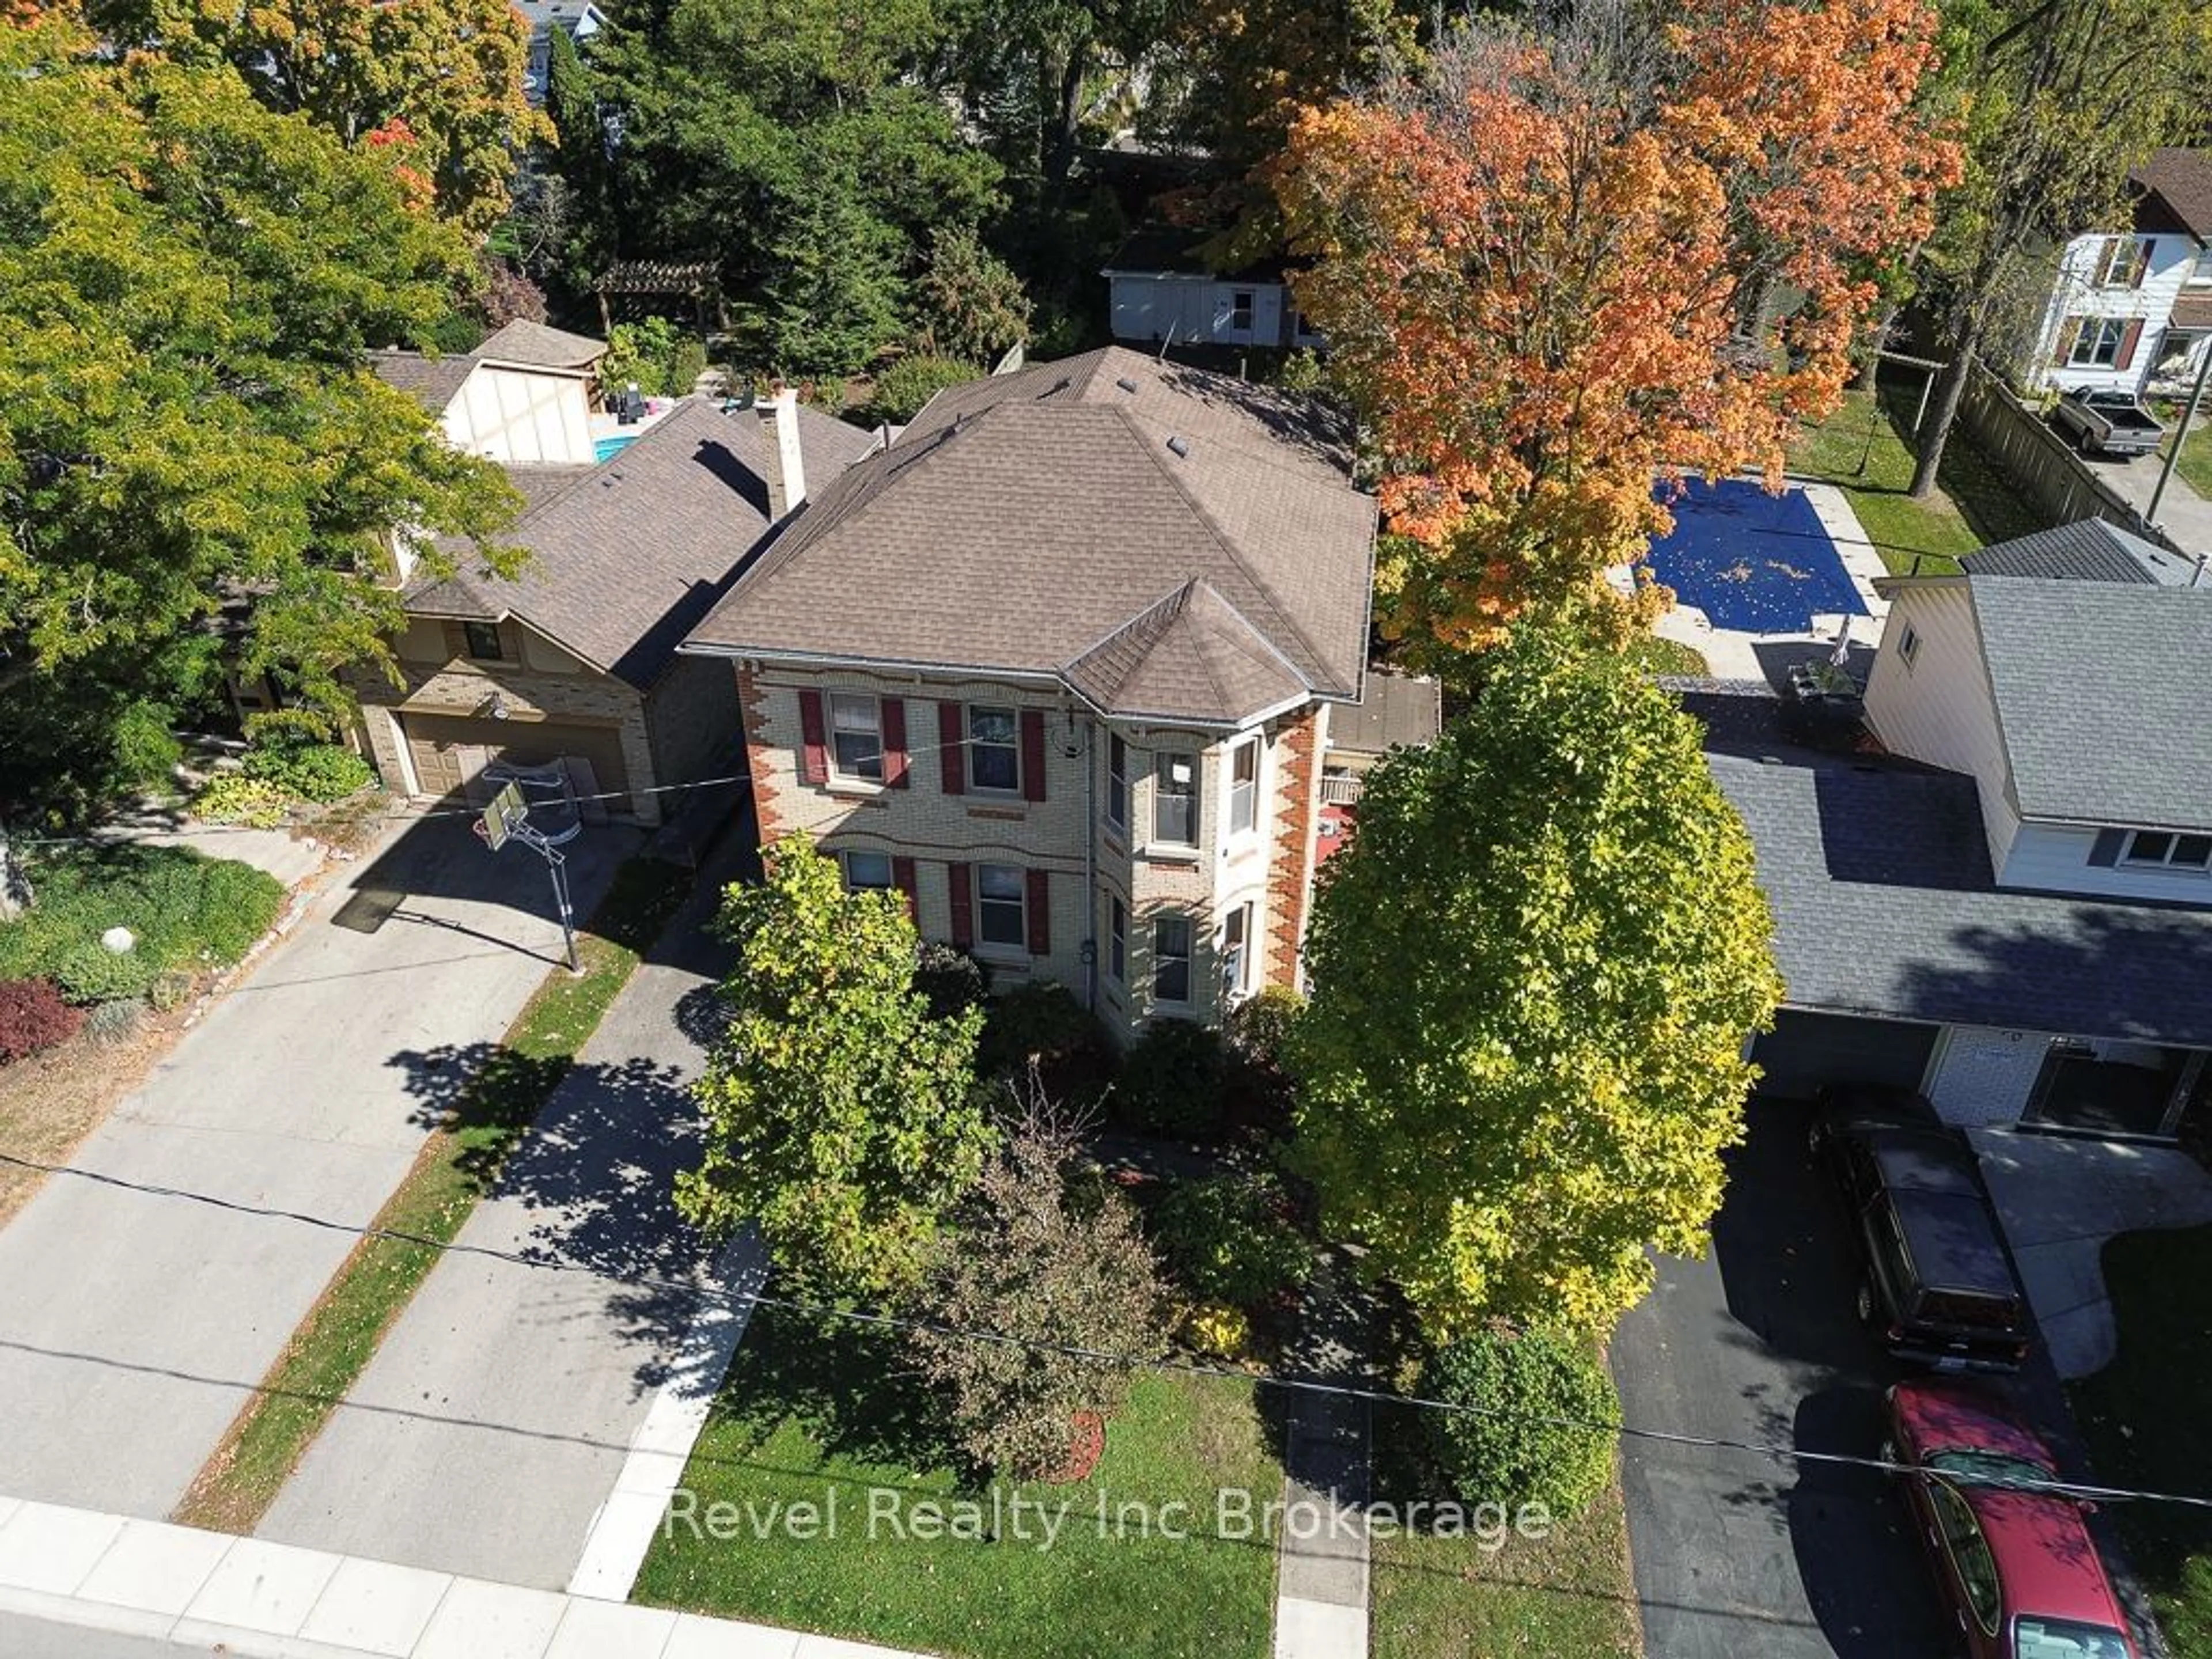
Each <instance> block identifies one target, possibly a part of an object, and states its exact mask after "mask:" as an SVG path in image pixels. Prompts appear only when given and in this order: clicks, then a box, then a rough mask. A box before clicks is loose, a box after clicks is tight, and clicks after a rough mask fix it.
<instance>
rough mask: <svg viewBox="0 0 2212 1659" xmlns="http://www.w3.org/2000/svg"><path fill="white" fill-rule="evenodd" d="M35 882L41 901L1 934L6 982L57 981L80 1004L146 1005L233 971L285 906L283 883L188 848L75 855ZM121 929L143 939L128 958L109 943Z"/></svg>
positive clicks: (0, 970)
mask: <svg viewBox="0 0 2212 1659" xmlns="http://www.w3.org/2000/svg"><path fill="white" fill-rule="evenodd" d="M30 877H31V884H32V886H33V889H34V890H36V891H37V894H38V902H37V903H35V904H34V905H33V906H32V907H31V908H30V909H28V910H27V911H25V912H24V913H23V915H21V917H19V918H18V919H16V920H15V921H12V922H9V923H8V924H6V925H5V926H0V978H43V979H51V980H52V981H54V982H55V983H56V984H57V985H58V986H60V987H61V989H62V994H63V995H64V996H65V997H67V998H68V999H69V1000H70V1001H71V1002H75V1003H93V1002H108V1001H112V1000H117V999H123V998H128V999H143V998H145V997H147V996H149V994H152V993H153V992H154V990H155V987H156V986H157V985H161V983H162V981H164V978H165V976H167V975H173V974H180V975H186V976H191V975H197V974H199V973H201V972H204V970H206V969H210V968H222V967H228V965H229V964H230V963H234V962H236V961H237V960H238V959H239V958H240V957H242V956H244V955H245V954H246V951H248V950H249V949H250V948H252V945H253V942H254V941H255V940H256V939H259V938H260V937H261V936H262V934H264V933H267V932H268V931H269V927H270V923H271V922H273V921H276V913H277V911H278V910H279V909H280V908H282V907H283V902H284V888H283V884H282V883H281V882H279V881H277V880H276V878H275V877H273V876H270V875H268V874H266V873H264V872H262V871H259V870H256V869H255V868H253V867H252V866H251V865H246V864H239V863H236V862H234V861H233V860H229V859H210V858H206V857H203V856H202V855H201V854H197V853H195V852H192V851H191V850H189V849H188V848H181V847H138V846H116V847H104V848H87V849H82V850H78V851H73V852H71V853H70V854H65V855H63V856H59V857H52V858H44V859H40V860H38V861H37V862H36V863H35V864H34V865H33V867H32V869H31V871H30ZM111 927H128V928H129V929H130V930H131V933H132V934H133V935H135V937H136V942H135V944H134V945H132V947H131V950H130V951H126V952H125V953H124V954H123V955H121V956H118V955H116V954H114V953H113V952H112V951H109V950H107V949H106V946H104V945H101V944H100V935H101V934H102V933H106V931H107V929H109V928H111ZM165 994H168V993H167V992H166V991H165Z"/></svg>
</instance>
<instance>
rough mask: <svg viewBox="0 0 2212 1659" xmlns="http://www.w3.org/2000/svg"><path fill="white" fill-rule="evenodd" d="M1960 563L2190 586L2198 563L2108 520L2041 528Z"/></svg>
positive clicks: (2008, 572) (1981, 568)
mask: <svg viewBox="0 0 2212 1659" xmlns="http://www.w3.org/2000/svg"><path fill="white" fill-rule="evenodd" d="M1959 562H1960V564H1961V565H1963V566H1964V567H1965V568H1966V570H1967V571H1968V573H1969V574H1972V575H1976V576H2046V577H2051V578H2053V579H2056V580H2072V581H2085V582H2136V583H2146V582H2163V583H2165V584H2166V585H2167V586H2172V587H2186V586H2189V580H2190V578H2191V576H2192V575H2194V574H2196V568H2197V562H2196V561H2195V560H2194V559H2189V558H2184V557H2183V556H2181V555H2180V554H2179V553H2176V552H2173V551H2172V550H2170V549H2167V548H2163V547H2160V545H2159V544H2157V543H2156V542H2151V541H2146V540H2144V539H2143V538H2142V537H2141V536H2137V535H2135V534H2133V533H2132V532H2129V531H2125V530H2123V529H2121V528H2120V527H2119V526H2118V525H2115V524H2107V523H2106V521H2105V520H2102V519H2083V520H2080V521H2079V522H2078V523H2075V524H2069V525H2061V526H2058V527H2057V529H2056V530H2039V531H2037V532H2035V533H2034V534H2033V535H2032V536H2019V537H2015V538H2014V539H2012V540H2011V541H2008V542H1996V543H1993V544H1990V546H1988V547H1984V548H1982V549H1979V550H1977V551H1975V552H1972V553H1967V554H1964V555H1961V556H1960V560H1959Z"/></svg>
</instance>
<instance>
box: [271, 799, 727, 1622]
mask: <svg viewBox="0 0 2212 1659" xmlns="http://www.w3.org/2000/svg"><path fill="white" fill-rule="evenodd" d="M725 845H726V848H736V849H746V848H750V836H747V835H745V834H744V833H743V831H742V830H740V831H738V832H733V833H732V836H730V837H729V838H728V841H727V842H726V843H725ZM740 856H742V854H741V852H739V851H726V853H725V854H724V856H723V857H722V859H721V860H720V861H719V862H718V863H717V864H716V865H715V866H713V867H711V868H710V869H709V870H708V871H707V872H702V877H701V880H700V884H699V887H698V890H697V891H696V893H695V894H694V895H693V896H692V899H691V901H690V905H689V907H688V908H687V909H686V910H685V911H684V914H683V915H681V916H679V917H678V921H677V922H676V924H675V925H673V926H672V927H671V928H670V929H669V931H668V933H667V935H666V937H665V939H664V943H663V948H662V949H661V950H659V951H655V952H653V956H652V957H651V958H650V959H649V960H648V961H647V963H646V964H645V965H643V966H642V967H641V968H640V969H639V970H638V972H637V974H636V975H635V977H633V978H632V980H631V981H630V982H629V985H628V986H627V987H625V988H624V990H623V994H622V995H621V996H620V997H619V998H618V999H617V1000H616V1002H615V1003H614V1005H613V1006H612V1007H611V1009H610V1010H609V1012H608V1014H607V1017H606V1018H605V1022H604V1023H603V1024H601V1025H600V1027H599V1031H598V1033H597V1034H596V1035H595V1036H593V1037H592V1041H591V1042H589V1043H587V1044H586V1047H585V1048H584V1051H583V1054H582V1056H581V1060H580V1063H579V1065H578V1066H577V1067H576V1069H575V1070H574V1071H573V1072H572V1073H570V1074H569V1075H568V1078H567V1079H566V1080H565V1081H564V1082H563V1083H562V1086H561V1087H560V1088H559V1089H558V1090H556V1091H555V1093H554V1096H553V1097H552V1099H551V1100H550V1102H549V1103H548V1104H547V1107H546V1109H545V1112H544V1115H543V1117H542V1118H541V1120H540V1121H539V1126H538V1129H537V1130H536V1131H535V1132H534V1133H532V1137H531V1138H530V1139H529V1140H528V1141H527V1142H526V1144H525V1145H524V1146H523V1147H522V1149H521V1150H520V1152H518V1153H517V1154H516V1157H515V1158H514V1160H513V1164H511V1165H510V1167H509V1169H508V1170H507V1175H506V1176H505V1178H504V1179H503V1181H502V1182H501V1187H500V1188H499V1190H498V1191H497V1192H496V1193H495V1194H493V1195H492V1196H491V1197H489V1198H488V1199H487V1200H485V1201H484V1202H483V1204H481V1205H480V1206H478V1207H477V1212H476V1213H475V1214H474V1215H473V1216H472V1217H471V1218H470V1220H469V1223H468V1225H467V1226H466V1227H465V1229H464V1230H463V1231H462V1233H461V1236H460V1239H459V1243H461V1244H462V1245H464V1246H473V1247H481V1248H484V1249H495V1250H503V1251H514V1252H521V1253H523V1254H525V1255H529V1256H532V1257H544V1258H552V1259H557V1260H559V1261H564V1262H568V1263H571V1264H574V1265H575V1266H578V1267H584V1268H586V1269H589V1270H590V1271H589V1272H588V1273H550V1272H546V1271H544V1270H542V1269H538V1268H532V1267H526V1266H523V1265H520V1264H518V1263H512V1262H501V1261H489V1260H486V1259H484V1258H482V1257H471V1256H469V1255H449V1256H447V1258H446V1259H445V1260H444V1261H441V1262H440V1263H439V1265H438V1266H437V1267H436V1268H435V1270H434V1271H433V1272H432V1273H431V1275H430V1277H429V1279H428V1280H427V1281H426V1282H425V1283H424V1285H423V1286H422V1291H420V1292H419V1293H418V1294H417V1295H416V1298H415V1300H414V1302H413V1303H412V1304H410V1307H409V1308H408V1310H407V1312H406V1313H405V1315H404V1316H402V1318H401V1319H400V1321H399V1322H398V1325H396V1326H395V1327H394V1328H392V1332H391V1333H390V1334H389V1335H387V1336H386V1339H385V1341H384V1344H383V1346H382V1347H381V1348H380V1350H379V1351H378V1353H377V1356H376V1358H375V1359H374V1361H373V1362H372V1363H371V1364H370V1365H369V1368H368V1371H367V1372H366V1373H365V1374H364V1375H363V1376H362V1380H361V1382H360V1383H359V1385H358V1386H357V1387H356V1389H354V1391H353V1393H352V1395H350V1396H349V1398H348V1401H347V1403H346V1406H345V1407H344V1408H343V1410H341V1411H340V1412H339V1413H337V1415H336V1416H335V1417H334V1418H333V1419H332V1420H331V1423H330V1425H329V1426H328V1427H327V1428H326V1429H325V1431H324V1432H323V1434H322V1436H321V1437H320V1438H319V1439H318V1440H317V1442H316V1443H315V1445H314V1447H313V1449H312V1450H311V1451H310V1452H309V1453H308V1455H307V1458H306V1459H305V1461H304V1462H302V1463H301V1468H300V1470H299V1472H298V1474H295V1476H294V1477H293V1479H292V1480H291V1483H290V1484H289V1486H286V1487H285V1489H284V1492H283V1495H282V1496H281V1497H280V1498H278V1500H277V1502H276V1505H275V1507H274V1508H273V1509H272V1510H270V1513H269V1516H268V1517H267V1518H266V1520H265V1521H264V1522H263V1524H262V1527H261V1528H260V1535H261V1536H263V1537H264V1538H270V1539H275V1540H278V1541H283V1542H286V1543H292V1544H300V1545H305V1546H308V1547H313V1548H318V1549H325V1550H335V1551H340V1552H343V1553H347V1554H352V1555H361V1556H367V1557H370V1558H373V1559H378V1560H386V1561H396V1562H401V1563H404V1564H409V1565H418V1566H424V1567H435V1568H438V1569H440V1570H442V1571H450V1572H459V1573H464V1574H471V1575H475V1576H477V1577H487V1578H493V1579H497V1580H499V1581H501V1582H502V1583H513V1584H526V1585H532V1586H535V1587H538V1588H540V1589H562V1588H563V1587H564V1586H565V1585H566V1584H567V1583H568V1579H569V1577H570V1575H571V1574H572V1573H573V1572H574V1571H575V1568H576V1565H577V1562H578V1559H579V1557H580V1553H581V1552H582V1550H583V1547H584V1542H585V1539H586V1534H587V1533H588V1531H589V1529H590V1527H591V1524H592V1517H593V1516H594V1515H595V1514H596V1513H597V1511H598V1510H599V1506H600V1505H601V1504H604V1503H605V1502H606V1500H607V1498H608V1497H609V1495H610V1493H611V1492H612V1491H613V1489H614V1486H615V1483H616V1478H617V1474H619V1473H620V1471H621V1469H622V1466H623V1458H624V1454H625V1452H626V1450H627V1449H628V1445H629V1438H630V1436H631V1434H632V1433H633V1432H634V1431H635V1430H636V1428H637V1426H638V1425H639V1423H640V1421H641V1419H643V1418H644V1416H645V1415H646V1413H647V1408H648V1407H649V1406H650V1404H651V1401H652V1396H653V1393H654V1391H655V1389H658V1388H659V1387H660V1385H661V1384H662V1383H663V1382H664V1381H665V1380H666V1378H667V1376H668V1372H669V1368H670V1366H671V1363H672V1362H673V1361H674V1360H675V1358H676V1357H677V1355H678V1351H679V1348H680V1346H681V1344H682V1342H683V1339H684V1334H685V1332H686V1330H687V1328H689V1326H690V1322H691V1319H692V1316H693V1314H694V1312H695V1310H696V1304H695V1302H694V1300H693V1298H692V1297H690V1296H689V1295H685V1294H678V1293H670V1292H655V1291H648V1290H643V1289H639V1288H636V1287H634V1286H632V1285H626V1284H624V1283H623V1279H624V1278H626V1277H629V1276H634V1275H640V1274H648V1275H653V1276H656V1277H664V1278H674V1279H684V1278H687V1277H688V1276H690V1275H691V1274H693V1273H696V1271H697V1270H698V1268H699V1266H700V1263H701V1260H702V1247H701V1245H700V1243H699V1241H698V1240H697V1239H696V1237H695V1236H694V1235H692V1234H691V1233H690V1231H689V1230H688V1229H686V1228H684V1227H683V1226H682V1225H680V1224H679V1223H678V1220H677V1218H676V1215H675V1212H674V1209H673V1207H672V1205H671V1198H670V1194H671V1187H672V1183H673V1181H674V1177H675V1175H676V1172H677V1171H678V1170H680V1169H682V1168H684V1167H685V1165H686V1164H688V1163H689V1162H690V1160H691V1158H693V1155H694V1154H693V1145H694V1140H695V1137H696V1115H695V1112H694V1109H693V1107H692V1105H691V1103H690V1097H689V1096H688V1095H687V1094H686V1092H685V1085H686V1084H687V1083H688V1082H689V1081H690V1079H691V1078H692V1077H693V1076H694V1075H696V1072H697V1069H698V1065H699V1060H700V1054H699V1049H698V1047H697V1044H696V1042H695V1041H694V1039H693V1036H692V1035H691V1034H690V1033H691V1032H692V1031H696V1030H700V1029H701V1017H702V1015H703V1014H704V1013H705V1012H707V1008H706V1006H705V1005H706V999H707V997H708V987H711V985H712V983H713V982H714V980H715V979H716V978H718V977H719V976H720V974H721V972H723V971H724V970H725V966H726V946H723V945H720V944H719V943H718V942H716V941H714V940H712V939H708V937H707V936H706V935H705V934H704V933H702V932H701V930H700V926H699V924H700V923H702V921H706V920H708V919H709V918H710V917H711V915H712V914H713V908H714V901H715V898H716V896H718V894H719V892H720V888H721V886H722V884H724V883H726V881H728V880H729V879H731V877H732V863H733V860H736V859H738V858H739V857H740ZM687 1028H689V1029H688V1030H687ZM719 1383H720V1378H719V1377H714V1378H706V1379H702V1387H704V1388H705V1389H708V1390H711V1389H714V1387H716V1386H717V1385H718V1384H719Z"/></svg>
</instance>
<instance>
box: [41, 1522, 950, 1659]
mask: <svg viewBox="0 0 2212 1659" xmlns="http://www.w3.org/2000/svg"><path fill="white" fill-rule="evenodd" d="M55 1626H63V1627H64V1634H63V1635H62V1636H61V1637H60V1638H58V1639H57V1638H56V1637H55V1636H54V1627H55ZM17 1628H20V1629H21V1630H22V1631H23V1632H26V1634H25V1636H24V1638H23V1639H22V1640H21V1642H20V1644H19V1643H18V1642H17V1641H15V1639H14V1631H15V1629H17ZM74 1632H99V1634H98V1635H96V1636H88V1637H87V1638H86V1639H84V1640H82V1641H77V1640H75V1639H73V1633H74ZM34 1644H35V1645H34ZM0 1652H5V1653H7V1654H9V1655H10V1656H15V1655H18V1654H23V1653H40V1652H44V1653H52V1654H57V1655H59V1654H67V1655H70V1659H79V1656H87V1655H97V1656H101V1659H106V1656H109V1655H113V1656H117V1659H125V1656H127V1659H141V1656H162V1659H167V1656H170V1655H178V1656H181V1655H183V1654H186V1653H197V1654H211V1653H219V1654H223V1655H226V1656H229V1659H921V1656H919V1655H902V1654H899V1653H896V1652H895V1651H894V1650H891V1649H889V1648H878V1647H870V1646H867V1645H866V1644H862V1643H859V1642H845V1641H839V1640H836V1639H835V1638H830V1637H826V1636H809V1635H806V1634H804V1633H803V1632H798V1631H787V1630H775V1629H772V1628H770V1627H769V1626H764V1625H744V1624H738V1623H736V1622H735V1621H733V1620H723V1619H705V1618H701V1617H699V1616H697V1615H696V1614H693V1613H676V1612H673V1611H671V1610H670V1609H668V1608H665V1607H631V1606H628V1605H626V1604H624V1603H622V1602H618V1601H593V1600H591V1599H589V1598H586V1597H582V1596H572V1595H551V1594H548V1593H547V1592H545V1591H543V1590H533V1589H517V1588H516V1587H515V1586H513V1585H511V1584H498V1583H487V1582H485V1581H484V1580H482V1579H473V1578H466V1577H457V1576H456V1575H454V1574H453V1573H447V1572H424V1571H419V1570H417V1569H416V1568H413V1567H404V1566H394V1565H389V1564H387V1563H385V1562H379V1561H368V1560H362V1559H357V1558H353V1557H348V1556H338V1555H331V1554H325V1553H321V1552H318V1551H314V1550H301V1549H292V1548H289V1547H286V1546H284V1545H282V1544H268V1543H264V1542H262V1541H259V1540H258V1539H252V1538H232V1537H229V1536H228V1535H227V1534H222V1533H214V1532H200V1531H197V1530H194V1529H193V1528H187V1527H173V1526H168V1525H166V1524H164V1523H161V1522H153V1521H137V1520H131V1519H127V1518H125V1516H118V1515H102V1514H98V1513H95V1512H93V1511H89V1510H71V1509H64V1508H58V1507H54V1506H51V1505H47V1504H26V1503H23V1502H21V1501H20V1500H18V1499H16V1498H0Z"/></svg>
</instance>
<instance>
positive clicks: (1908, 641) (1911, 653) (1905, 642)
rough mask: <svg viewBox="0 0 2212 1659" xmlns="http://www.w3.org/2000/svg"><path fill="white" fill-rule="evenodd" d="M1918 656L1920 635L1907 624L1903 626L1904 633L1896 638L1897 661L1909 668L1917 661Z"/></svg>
mask: <svg viewBox="0 0 2212 1659" xmlns="http://www.w3.org/2000/svg"><path fill="white" fill-rule="evenodd" d="M1919 656H1920V635H1919V634H1918V633H1917V632H1916V631H1915V630H1914V629H1913V626H1912V624H1911V623H1905V631H1904V632H1903V633H1902V634H1899V635H1898V636H1897V659H1898V661H1899V662H1901V663H1903V664H1904V665H1905V666H1906V667H1907V668H1910V667H1911V666H1912V665H1913V664H1914V663H1915V662H1916V661H1917V660H1918V659H1919Z"/></svg>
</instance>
